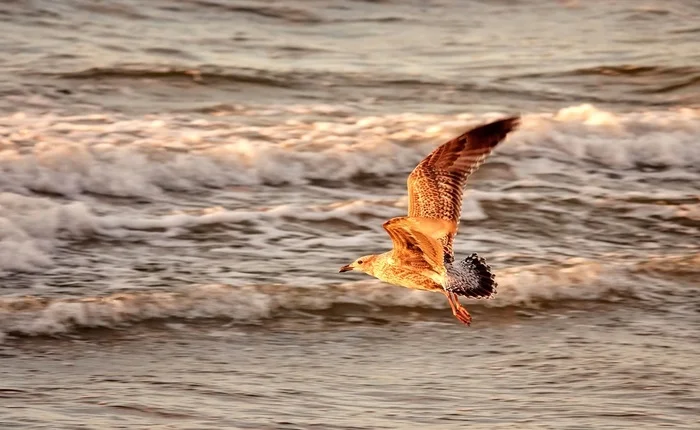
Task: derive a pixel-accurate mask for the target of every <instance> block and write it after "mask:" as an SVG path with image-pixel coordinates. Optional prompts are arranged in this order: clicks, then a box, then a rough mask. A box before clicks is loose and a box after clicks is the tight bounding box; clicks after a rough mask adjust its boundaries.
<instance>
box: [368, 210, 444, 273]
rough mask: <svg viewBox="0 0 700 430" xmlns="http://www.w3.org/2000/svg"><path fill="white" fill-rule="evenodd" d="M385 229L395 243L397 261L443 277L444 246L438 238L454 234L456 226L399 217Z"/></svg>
mask: <svg viewBox="0 0 700 430" xmlns="http://www.w3.org/2000/svg"><path fill="white" fill-rule="evenodd" d="M382 227H384V229H385V230H386V231H387V233H389V237H391V241H392V242H393V245H394V249H393V251H392V256H393V257H394V258H396V259H398V260H400V262H401V263H403V264H406V265H410V266H413V267H416V268H425V269H429V270H431V271H433V272H435V273H437V274H439V275H443V274H444V273H445V265H444V254H443V247H442V244H441V243H440V242H439V240H438V239H439V238H440V237H445V236H447V235H450V234H453V232H454V229H455V228H456V227H455V225H454V223H451V222H449V221H445V220H440V219H435V218H423V217H398V218H392V219H390V220H389V221H387V222H385V223H384V224H382Z"/></svg>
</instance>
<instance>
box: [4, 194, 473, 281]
mask: <svg viewBox="0 0 700 430" xmlns="http://www.w3.org/2000/svg"><path fill="white" fill-rule="evenodd" d="M404 207H405V206H404V205H403V203H402V201H393V200H389V199H383V200H363V199H358V200H347V201H340V202H334V203H330V204H316V205H314V204H310V205H308V204H306V205H304V204H285V205H278V206H273V207H260V208H251V209H248V210H226V209H224V208H221V207H212V208H206V209H202V210H198V211H188V212H182V211H178V212H174V213H170V214H164V215H160V216H158V215H148V214H144V213H140V214H135V213H127V214H111V215H101V214H97V213H95V211H94V210H93V209H92V208H91V207H90V206H89V205H88V204H87V203H84V202H72V203H60V202H57V201H55V200H52V199H48V198H39V197H28V196H23V195H19V194H14V193H0V271H3V270H4V271H23V272H35V271H41V270H43V269H45V268H47V267H49V266H51V265H52V257H53V255H54V253H55V252H56V248H57V247H58V246H60V245H61V244H62V243H64V242H65V241H67V240H78V239H83V238H87V237H93V238H100V237H104V238H114V239H129V238H136V239H139V238H158V237H160V238H172V237H175V236H178V235H181V234H185V233H187V231H188V230H190V229H192V228H195V227H200V226H208V225H218V224H229V225H231V227H232V228H231V229H232V231H233V230H235V229H236V227H237V226H238V225H250V224H254V225H256V226H257V227H258V229H259V230H260V231H261V233H258V235H260V234H262V235H263V236H265V235H270V234H273V235H274V234H275V232H276V231H277V229H278V228H279V227H281V226H282V225H285V224H289V223H293V224H296V225H298V224H300V223H303V222H306V223H307V224H314V223H318V222H324V221H329V222H332V221H337V220H342V221H343V222H346V223H353V224H355V225H358V226H360V225H364V220H366V219H367V218H368V217H372V218H377V219H388V218H391V217H393V216H398V215H400V214H401V213H402V212H403V211H404V210H405V209H404ZM477 210H478V207H477ZM466 213H467V214H469V213H470V212H469V211H467V212H466ZM309 228H312V227H309ZM376 228H377V229H380V227H379V224H377V226H376ZM313 231H315V233H313ZM278 233H279V232H278ZM311 233H313V234H312V237H311V238H307V239H308V240H307V241H306V246H307V247H308V246H313V245H323V246H331V247H338V246H347V245H349V244H351V243H354V242H358V241H359V240H360V239H359V238H358V236H355V237H353V238H345V239H343V238H340V239H339V238H327V237H325V235H324V234H323V232H322V231H320V230H313V228H312V231H311ZM248 236H250V237H248ZM253 236H255V235H254V234H252V233H247V234H246V237H245V238H242V240H243V239H245V240H249V241H254V240H255V238H254V237H253ZM256 249H257V250H260V251H261V252H272V251H271V250H269V249H267V247H266V246H265V245H264V244H263V245H260V244H258V246H255V247H253V249H251V251H254V250H256Z"/></svg>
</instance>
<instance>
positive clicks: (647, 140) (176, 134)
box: [0, 105, 700, 197]
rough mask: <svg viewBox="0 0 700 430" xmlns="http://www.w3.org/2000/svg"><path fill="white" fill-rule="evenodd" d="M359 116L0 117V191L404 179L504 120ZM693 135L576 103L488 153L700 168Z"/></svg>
mask: <svg viewBox="0 0 700 430" xmlns="http://www.w3.org/2000/svg"><path fill="white" fill-rule="evenodd" d="M339 112H342V116H341V115H340V114H339ZM353 113H354V112H353V110H352V109H351V108H348V107H336V108H332V107H324V106H320V107H312V108H308V107H296V106H292V107H279V108H261V109H255V108H243V107H241V108H240V109H239V110H237V111H236V112H235V113H233V115H234V118H235V117H239V116H244V117H245V118H246V122H247V123H246V124H240V123H239V122H238V121H230V120H226V119H225V117H221V116H217V115H216V114H215V115H213V116H212V117H210V118H208V119H201V118H197V119H195V118H191V117H189V116H186V115H182V116H177V115H175V116H168V115H162V116H151V117H146V118H128V117H123V116H112V115H90V116H74V117H60V116H55V115H44V116H31V115H27V114H23V113H20V114H16V115H13V116H9V117H3V118H0V135H3V136H7V139H6V140H5V145H4V146H3V150H2V151H1V152H0V173H2V176H1V177H0V187H1V188H2V189H3V190H6V191H13V192H27V191H36V192H47V193H52V194H59V195H67V196H74V195H77V194H81V193H95V194H100V195H110V196H121V197H128V196H157V195H159V194H161V193H163V192H168V191H192V190H197V189H201V188H222V187H226V186H232V185H251V184H268V185H280V184H308V183H313V182H316V181H320V182H323V181H336V182H337V181H355V180H362V179H363V178H367V177H370V178H371V177H380V178H391V177H394V178H405V175H406V174H407V173H408V172H409V171H410V169H411V168H412V167H413V166H414V165H415V164H416V163H417V162H418V161H419V160H420V159H421V158H422V157H423V156H425V154H427V153H428V152H429V151H430V150H431V149H432V148H434V147H435V145H437V144H439V143H442V142H443V141H445V140H447V139H449V138H450V137H453V136H454V135H455V134H456V133H459V132H461V131H463V130H465V129H466V128H468V127H470V126H474V125H476V124H478V123H481V122H484V121H487V120H490V119H493V118H495V117H497V116H500V115H495V114H490V115H481V116H475V115H470V114H463V115H457V116H442V115H423V114H412V113H405V114H397V115H383V116H370V117H359V116H355V115H353ZM319 116H320V117H319ZM310 117H314V118H313V119H311V118H310ZM271 120H273V121H274V122H272V123H271ZM256 122H258V123H260V124H259V125H255V123H256ZM698 136H700V110H697V109H681V110H673V111H648V112H639V113H627V114H622V113H613V112H608V111H604V110H601V109H598V108H596V107H594V106H591V105H581V106H572V107H569V108H565V109H562V110H560V111H558V112H555V113H551V114H526V115H524V121H523V125H522V127H521V128H520V129H519V130H518V131H517V132H516V133H513V135H512V136H510V137H509V139H508V141H507V142H506V143H505V144H504V145H501V146H500V147H499V148H498V150H497V151H496V153H495V155H494V157H493V159H494V160H499V159H500V160H503V161H509V160H510V161H509V162H510V163H511V164H515V165H520V166H527V165H528V163H539V162H540V161H539V160H541V159H543V158H544V159H549V160H552V161H555V162H557V163H560V164H561V166H562V167H561V168H560V171H562V172H566V171H569V170H573V171H576V172H578V173H579V174H584V175H585V172H586V171H587V170H589V166H588V165H587V164H586V163H595V164H596V165H600V166H604V167H607V168H612V169H627V170H639V169H646V168H649V167H652V168H657V169H670V168H675V169H681V170H686V171H690V172H693V173H696V172H697V166H699V165H700V146H699V145H697V139H698ZM397 180H398V179H397ZM401 181H403V179H401Z"/></svg>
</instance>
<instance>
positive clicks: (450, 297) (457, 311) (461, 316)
mask: <svg viewBox="0 0 700 430" xmlns="http://www.w3.org/2000/svg"><path fill="white" fill-rule="evenodd" d="M444 294H445V296H446V297H447V301H448V302H449V303H450V308H452V315H454V316H455V317H456V318H457V319H458V320H460V321H461V322H463V323H464V324H466V325H470V324H471V322H472V316H471V315H469V312H468V311H467V310H466V309H465V308H464V306H462V304H461V303H459V299H458V298H457V295H456V294H454V293H450V292H449V291H445V293H444Z"/></svg>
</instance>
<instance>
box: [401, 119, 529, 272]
mask: <svg viewBox="0 0 700 430" xmlns="http://www.w3.org/2000/svg"><path fill="white" fill-rule="evenodd" d="M519 122H520V118H518V117H511V118H506V119H501V120H498V121H494V122H492V123H489V124H486V125H482V126H479V127H476V128H474V129H471V130H469V131H467V132H465V133H463V134H462V135H460V136H458V137H456V138H454V139H452V140H450V141H449V142H447V143H445V144H443V145H441V146H440V147H438V148H437V149H435V150H434V151H433V152H431V153H430V154H429V155H428V156H427V157H425V159H423V161H421V162H420V163H419V164H418V166H416V168H415V169H413V172H411V174H410V175H409V176H408V181H407V185H408V202H409V203H408V216H409V217H425V218H437V219H443V220H447V221H451V222H453V223H455V226H456V227H459V219H460V217H461V214H462V196H463V194H464V187H465V185H466V183H467V179H468V178H469V176H470V175H471V174H472V173H473V172H474V171H476V169H478V168H479V166H480V165H481V164H482V163H483V162H484V160H486V157H488V156H489V154H491V151H493V149H494V148H495V147H496V145H497V144H498V143H499V142H501V141H502V140H503V139H504V138H505V137H506V135H507V134H508V133H509V132H511V131H512V130H513V129H514V128H515V127H517V125H518V124H519ZM456 234H457V228H455V230H454V231H453V232H452V233H450V234H449V235H447V236H445V237H443V238H441V239H440V241H441V243H442V244H443V246H444V248H445V256H446V257H447V258H448V261H449V262H452V261H454V254H453V251H452V242H453V240H454V236H455V235H456Z"/></svg>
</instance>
